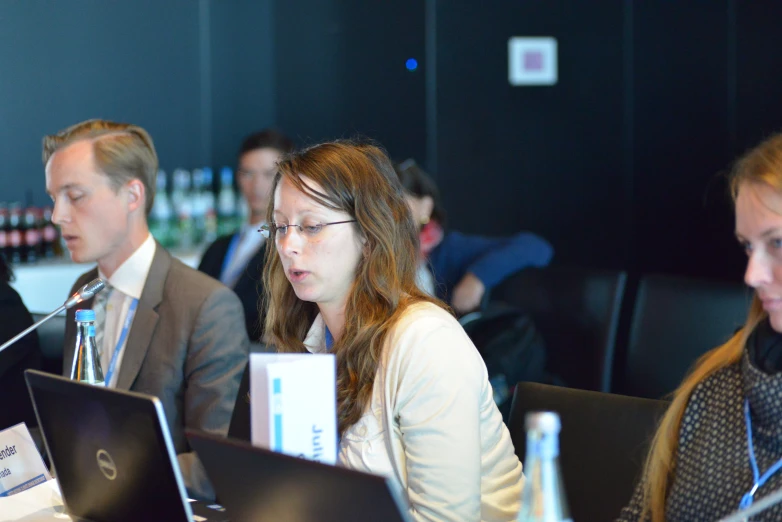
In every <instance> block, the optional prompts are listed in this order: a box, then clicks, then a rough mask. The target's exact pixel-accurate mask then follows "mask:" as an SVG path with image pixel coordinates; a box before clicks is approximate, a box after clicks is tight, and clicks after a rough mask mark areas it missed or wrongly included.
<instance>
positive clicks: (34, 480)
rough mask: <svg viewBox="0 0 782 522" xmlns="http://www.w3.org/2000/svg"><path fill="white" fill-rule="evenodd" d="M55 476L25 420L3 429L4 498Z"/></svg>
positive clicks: (0, 488)
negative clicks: (52, 474)
mask: <svg viewBox="0 0 782 522" xmlns="http://www.w3.org/2000/svg"><path fill="white" fill-rule="evenodd" d="M51 478H52V476H51V475H49V471H48V470H47V469H46V466H44V464H43V460H42V459H41V455H40V453H38V448H36V447H35V442H33V438H32V436H30V432H29V431H28V430H27V426H26V425H25V424H24V423H21V424H17V425H16V426H12V427H10V428H8V429H5V430H3V431H0V497H7V496H9V495H13V494H14V493H19V492H21V491H24V490H26V489H30V488H31V487H33V486H37V485H38V484H41V483H43V482H46V481H47V480H50V479H51Z"/></svg>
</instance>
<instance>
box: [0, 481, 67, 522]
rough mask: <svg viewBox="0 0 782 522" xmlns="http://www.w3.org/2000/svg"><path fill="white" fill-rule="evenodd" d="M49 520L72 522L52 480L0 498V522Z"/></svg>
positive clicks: (55, 482)
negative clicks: (69, 521) (67, 521)
mask: <svg viewBox="0 0 782 522" xmlns="http://www.w3.org/2000/svg"><path fill="white" fill-rule="evenodd" d="M49 520H58V521H63V520H73V519H72V518H71V517H69V516H68V515H66V514H65V508H64V506H63V502H62V495H61V494H60V486H59V484H57V481H56V480H54V479H52V480H47V481H46V482H44V483H43V484H38V485H37V486H35V487H32V488H30V489H28V490H26V491H22V492H21V493H17V494H16V495H11V496H10V497H2V498H0V522H11V521H24V522H39V521H49Z"/></svg>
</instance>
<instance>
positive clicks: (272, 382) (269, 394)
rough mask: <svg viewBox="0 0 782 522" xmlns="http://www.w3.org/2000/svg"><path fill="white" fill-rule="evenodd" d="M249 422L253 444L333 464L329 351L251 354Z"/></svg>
mask: <svg viewBox="0 0 782 522" xmlns="http://www.w3.org/2000/svg"><path fill="white" fill-rule="evenodd" d="M250 422H251V427H252V442H253V444H255V445H256V446H260V447H262V448H267V449H271V450H273V451H278V452H280V453H286V454H288V455H294V456H296V457H304V458H307V459H310V460H315V461H318V462H322V463H325V464H336V462H337V391H336V361H335V359H334V355H333V354H272V353H253V354H251V355H250Z"/></svg>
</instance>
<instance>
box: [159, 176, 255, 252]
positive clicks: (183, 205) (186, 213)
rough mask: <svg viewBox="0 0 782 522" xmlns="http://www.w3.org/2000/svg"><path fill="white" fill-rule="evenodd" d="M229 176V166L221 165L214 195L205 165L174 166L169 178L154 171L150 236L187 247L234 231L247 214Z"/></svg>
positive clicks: (212, 184)
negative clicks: (195, 166)
mask: <svg viewBox="0 0 782 522" xmlns="http://www.w3.org/2000/svg"><path fill="white" fill-rule="evenodd" d="M233 179H234V176H233V171H232V170H231V168H229V167H223V168H222V169H221V170H220V179H219V188H218V190H217V193H216V194H215V190H214V175H213V172H212V169H211V168H209V167H206V168H203V169H194V170H193V171H192V172H189V171H187V170H185V169H175V170H174V171H173V172H172V173H171V177H170V178H169V176H168V175H167V174H166V172H165V171H163V170H160V171H158V175H157V190H156V195H155V202H154V205H153V206H152V211H151V212H150V215H149V228H150V231H151V232H152V235H153V236H155V239H157V240H158V241H159V242H160V243H161V244H162V245H163V246H165V247H166V248H175V249H182V250H187V249H191V248H194V247H197V246H200V245H203V244H208V243H211V242H212V241H214V240H215V239H216V238H217V237H218V236H221V235H224V234H229V233H232V232H234V231H235V230H236V229H238V228H239V226H240V225H241V223H243V222H244V220H245V219H246V217H247V205H246V203H245V201H244V199H243V198H239V197H237V194H236V191H235V190H234V183H233Z"/></svg>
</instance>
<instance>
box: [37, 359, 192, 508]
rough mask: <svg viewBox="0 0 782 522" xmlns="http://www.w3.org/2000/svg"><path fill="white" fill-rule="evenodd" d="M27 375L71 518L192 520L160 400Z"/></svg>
mask: <svg viewBox="0 0 782 522" xmlns="http://www.w3.org/2000/svg"><path fill="white" fill-rule="evenodd" d="M25 374H26V379H27V383H28V387H29V389H30V393H31V395H32V398H33V403H34V405H35V411H36V415H37V417H38V423H39V426H40V427H41V429H42V432H43V436H44V440H45V442H46V446H47V451H48V453H49V459H50V461H51V463H52V465H53V467H54V472H55V474H56V476H57V479H58V482H59V484H60V489H61V491H62V496H63V500H64V502H65V506H66V508H67V509H68V512H69V513H70V514H71V515H73V516H77V517H80V518H85V519H89V520H92V521H95V522H103V521H106V522H109V521H110V522H124V521H138V520H170V521H174V522H177V521H188V520H190V518H191V512H190V508H189V506H188V505H187V502H186V498H185V489H184V484H183V481H182V478H181V476H180V474H179V468H178V467H176V465H175V454H174V452H173V446H172V444H171V441H170V436H169V435H168V431H167V424H165V422H166V421H165V416H164V415H163V409H162V406H161V404H160V401H158V400H157V399H156V398H154V397H150V396H145V395H141V394H137V393H132V392H125V391H118V390H113V389H107V388H102V387H96V386H91V385H87V384H81V383H77V382H74V381H71V380H69V379H65V378H62V377H57V376H53V375H50V374H45V373H42V372H36V371H31V370H28V371H27V372H25Z"/></svg>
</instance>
